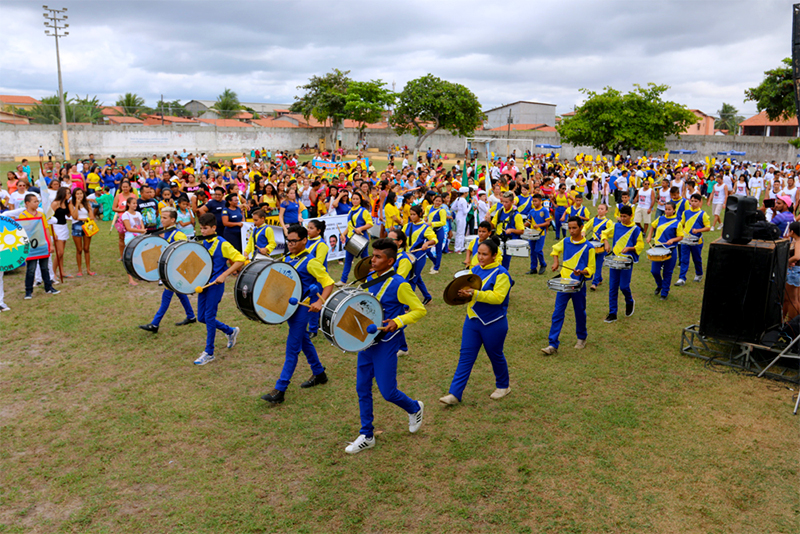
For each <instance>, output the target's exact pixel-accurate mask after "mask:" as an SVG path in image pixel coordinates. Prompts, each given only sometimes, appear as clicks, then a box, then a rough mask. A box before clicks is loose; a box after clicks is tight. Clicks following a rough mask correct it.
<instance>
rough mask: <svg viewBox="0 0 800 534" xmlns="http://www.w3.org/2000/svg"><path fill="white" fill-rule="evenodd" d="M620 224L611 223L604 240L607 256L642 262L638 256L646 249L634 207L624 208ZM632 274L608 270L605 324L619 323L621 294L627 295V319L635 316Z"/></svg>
mask: <svg viewBox="0 0 800 534" xmlns="http://www.w3.org/2000/svg"><path fill="white" fill-rule="evenodd" d="M617 219H618V220H617V222H616V223H614V224H609V225H608V227H607V228H606V229H605V231H603V233H602V234H601V237H602V239H603V244H604V245H605V248H606V254H609V253H611V252H613V253H614V255H615V256H621V255H628V256H630V257H631V258H632V259H633V262H634V263H638V262H639V254H641V253H642V250H643V249H644V240H643V239H642V229H641V228H639V227H638V226H636V225H635V224H634V223H633V208H631V206H621V207H620V208H619V215H618V216H617ZM631 274H633V269H609V273H608V315H607V316H606V319H605V322H607V323H613V322H614V321H616V320H617V302H618V299H619V292H620V290H621V291H622V294H623V295H625V317H630V316H631V315H633V311H634V309H635V307H636V301H634V300H633V294H632V293H631Z"/></svg>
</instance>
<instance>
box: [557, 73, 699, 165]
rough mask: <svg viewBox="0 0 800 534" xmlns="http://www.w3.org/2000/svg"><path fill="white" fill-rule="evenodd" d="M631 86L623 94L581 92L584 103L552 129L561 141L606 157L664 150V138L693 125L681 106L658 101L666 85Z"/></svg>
mask: <svg viewBox="0 0 800 534" xmlns="http://www.w3.org/2000/svg"><path fill="white" fill-rule="evenodd" d="M634 87H635V89H634V90H633V91H631V92H629V93H627V94H624V95H623V94H622V93H621V92H619V91H617V90H616V89H613V88H611V87H606V88H605V92H604V93H595V92H594V91H589V90H588V89H581V92H582V93H584V94H585V95H586V97H587V98H586V101H585V102H584V103H583V105H581V106H579V107H578V108H577V109H576V110H575V115H573V116H572V117H564V118H563V120H562V121H561V123H560V124H559V125H558V126H557V127H556V129H557V130H558V133H559V135H560V136H561V140H562V141H564V142H566V143H569V144H572V145H575V146H591V147H594V148H595V149H597V150H599V151H601V152H602V153H603V154H606V155H608V154H621V153H623V152H630V151H631V150H647V151H656V150H663V149H664V148H665V146H666V138H667V137H669V136H671V135H678V134H679V133H680V132H682V131H684V130H685V129H686V128H687V127H688V126H691V125H692V124H694V123H695V122H697V120H698V119H697V117H696V116H695V114H694V113H692V112H691V111H689V110H688V109H686V107H685V106H682V105H680V104H677V103H675V102H668V101H666V102H665V101H664V100H662V99H661V95H662V94H664V92H666V91H667V89H669V87H668V86H666V85H655V84H653V83H649V84H647V87H646V88H645V87H642V86H640V85H638V84H635V85H634Z"/></svg>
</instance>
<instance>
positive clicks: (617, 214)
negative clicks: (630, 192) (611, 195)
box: [614, 202, 636, 220]
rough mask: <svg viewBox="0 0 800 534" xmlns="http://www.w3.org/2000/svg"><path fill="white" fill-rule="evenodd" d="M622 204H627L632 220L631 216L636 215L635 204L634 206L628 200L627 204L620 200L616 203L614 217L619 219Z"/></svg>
mask: <svg viewBox="0 0 800 534" xmlns="http://www.w3.org/2000/svg"><path fill="white" fill-rule="evenodd" d="M622 206H628V207H629V208H630V209H631V220H633V216H634V215H636V206H634V205H633V204H631V203H630V202H628V203H627V204H626V203H625V202H620V203H619V204H617V207H616V208H614V218H615V219H617V220H619V209H620V208H621V207H622Z"/></svg>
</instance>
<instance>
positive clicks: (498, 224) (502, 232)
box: [492, 191, 525, 270]
mask: <svg viewBox="0 0 800 534" xmlns="http://www.w3.org/2000/svg"><path fill="white" fill-rule="evenodd" d="M500 202H502V205H501V209H498V210H497V211H496V212H495V214H494V217H493V218H492V224H493V225H494V227H495V229H496V232H497V235H498V236H500V240H501V241H504V242H505V241H507V240H508V239H516V238H519V236H520V235H522V233H523V232H524V231H525V223H523V221H522V215H520V214H519V212H517V208H515V207H514V193H512V192H511V191H505V192H504V193H502V195H501V200H500ZM501 261H502V263H503V268H504V269H506V270H508V269H509V268H510V266H511V255H509V254H503V257H502V260H501Z"/></svg>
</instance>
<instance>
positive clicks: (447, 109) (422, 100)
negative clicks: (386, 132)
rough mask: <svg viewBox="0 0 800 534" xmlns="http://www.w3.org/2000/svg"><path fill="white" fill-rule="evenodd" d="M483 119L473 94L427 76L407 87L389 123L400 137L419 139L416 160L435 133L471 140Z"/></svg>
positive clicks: (450, 83)
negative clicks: (419, 152) (414, 136)
mask: <svg viewBox="0 0 800 534" xmlns="http://www.w3.org/2000/svg"><path fill="white" fill-rule="evenodd" d="M483 119H484V114H483V111H481V104H480V102H479V101H478V97H476V96H475V95H474V94H473V93H472V91H470V90H469V89H467V88H466V87H464V86H463V85H461V84H458V83H453V82H448V81H447V80H442V79H440V78H437V77H436V76H433V75H432V74H427V75H425V76H422V77H421V78H417V79H416V80H411V81H410V82H408V83H407V84H406V86H405V87H404V88H403V91H402V92H401V93H400V94H399V95H398V98H397V106H396V107H395V109H394V112H393V114H392V117H391V119H390V122H391V124H392V126H393V127H394V131H395V132H396V133H397V134H398V135H403V134H408V133H411V134H414V135H416V136H417V141H416V144H415V145H414V156H415V157H416V154H417V152H418V151H419V148H420V147H421V146H422V143H423V142H424V141H425V139H427V138H428V137H429V136H430V135H432V134H433V133H435V132H437V131H439V130H442V129H444V130H447V131H449V132H450V133H452V134H453V135H461V136H469V135H472V133H473V132H474V131H475V130H476V129H477V128H478V127H479V126H480V125H481V124H482V123H483Z"/></svg>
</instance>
